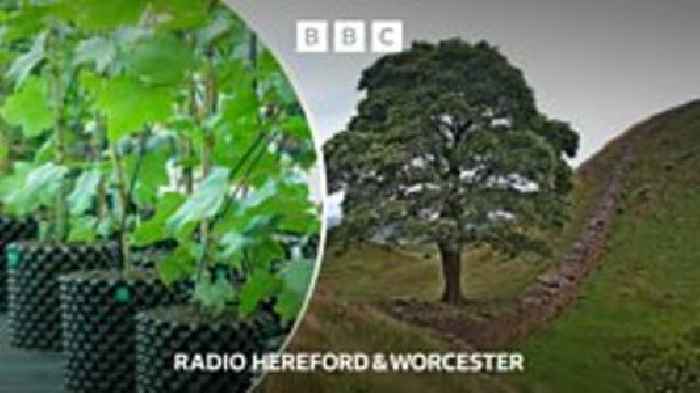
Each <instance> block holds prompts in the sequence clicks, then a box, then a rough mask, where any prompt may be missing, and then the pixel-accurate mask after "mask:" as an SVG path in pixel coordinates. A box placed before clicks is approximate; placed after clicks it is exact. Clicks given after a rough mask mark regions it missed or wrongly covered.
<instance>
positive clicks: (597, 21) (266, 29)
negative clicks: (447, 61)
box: [226, 0, 700, 163]
mask: <svg viewBox="0 0 700 393" xmlns="http://www.w3.org/2000/svg"><path fill="white" fill-rule="evenodd" d="M226 1H227V2H228V3H229V4H231V5H232V6H233V8H234V9H235V10H236V11H238V13H239V14H241V15H242V16H243V17H244V18H246V19H247V21H248V23H249V24H250V25H251V26H252V27H253V28H254V29H255V30H257V31H258V32H259V34H260V35H261V37H262V39H263V40H264V42H265V43H266V44H267V45H268V46H269V47H271V48H272V49H273V50H274V51H275V52H276V54H277V55H278V57H279V58H280V60H281V61H282V62H283V63H284V64H285V65H286V67H287V68H288V70H289V71H290V73H291V75H292V79H294V81H295V84H296V85H297V88H298V90H299V93H300V95H301V96H302V97H303V100H304V101H305V104H306V106H307V109H308V110H309V111H310V116H311V118H312V122H313V124H314V126H315V128H316V132H317V134H318V135H319V136H321V137H322V138H323V139H325V138H328V137H329V136H330V135H331V134H332V133H334V132H337V131H339V130H342V129H343V127H344V125H345V124H346V122H347V120H348V119H349V117H350V116H351V115H352V113H353V112H354V108H355V105H356V103H357V99H358V93H357V91H356V90H355V88H356V85H357V80H358V78H359V76H360V72H361V70H362V69H363V68H365V67H366V66H368V65H370V64H371V63H372V62H373V61H374V60H375V59H376V57H377V56H378V55H371V54H367V55H358V54H296V53H294V49H295V21H296V20H297V19H308V18H323V19H335V18H343V19H345V18H349V19H353V18H360V19H371V18H398V19H403V20H404V22H405V30H406V42H407V44H408V43H410V41H412V40H414V39H423V40H430V41H436V40H439V39H443V38H448V37H454V36H460V37H462V38H465V39H468V40H472V41H474V40H480V39H486V40H488V41H490V42H491V43H493V44H495V45H498V46H499V47H501V49H502V50H503V52H504V53H505V54H506V55H507V56H508V57H509V58H510V59H511V61H512V62H514V63H515V64H516V65H517V66H519V67H520V68H522V69H523V71H524V72H525V76H526V77H527V79H528V81H529V83H530V84H531V85H532V87H533V88H534V90H535V93H536V96H537V99H538V102H539V105H540V108H541V109H542V110H543V111H544V112H546V113H547V114H549V115H551V116H553V117H557V118H559V119H562V120H566V121H570V122H571V123H572V124H573V125H574V127H575V128H576V129H577V130H578V131H579V132H580V133H581V136H582V149H581V151H580V154H579V157H578V158H577V160H576V163H578V162H580V161H581V160H583V159H585V158H588V157H589V156H590V155H591V154H592V153H594V152H595V151H597V150H598V149H599V148H600V147H601V146H602V145H603V144H604V143H605V142H606V141H608V140H609V139H611V138H612V137H614V136H615V135H616V134H618V133H620V132H622V131H624V130H625V129H626V128H628V127H629V126H630V125H632V124H633V123H636V122H638V121H640V120H642V119H644V118H645V117H647V116H649V115H651V114H653V113H655V112H658V111H660V110H663V109H666V108H668V107H670V106H673V105H677V104H680V103H684V102H686V101H688V100H690V99H693V98H697V97H700V22H699V20H700V1H697V0H668V1H658V0H566V1H565V0H480V1H476V0H463V1H460V0H435V1H417V0H373V1H372V0H344V1H313V0H295V1H289V0H256V1H250V0H226Z"/></svg>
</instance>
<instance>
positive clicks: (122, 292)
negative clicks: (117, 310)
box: [114, 287, 131, 303]
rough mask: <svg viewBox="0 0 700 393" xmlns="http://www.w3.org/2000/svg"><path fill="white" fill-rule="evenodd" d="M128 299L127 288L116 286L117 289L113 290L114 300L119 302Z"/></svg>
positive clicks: (129, 297) (129, 296)
mask: <svg viewBox="0 0 700 393" xmlns="http://www.w3.org/2000/svg"><path fill="white" fill-rule="evenodd" d="M129 299H131V293H129V288H125V287H121V288H117V290H116V291H115V292H114V300H116V301H118V302H119V303H128V302H129Z"/></svg>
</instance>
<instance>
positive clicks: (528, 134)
mask: <svg viewBox="0 0 700 393" xmlns="http://www.w3.org/2000/svg"><path fill="white" fill-rule="evenodd" d="M359 88H360V90H361V91H363V92H364V93H365V98H364V99H363V100H362V101H361V103H360V104H359V106H358V111H357V112H358V113H357V115H356V116H355V117H354V118H353V119H352V120H351V122H350V124H349V126H348V128H347V130H346V131H345V132H341V133H339V134H337V135H336V136H335V137H333V138H332V139H331V140H330V141H329V142H328V143H327V144H326V146H325V153H326V160H327V171H328V179H329V188H330V190H331V192H339V191H342V192H344V193H345V198H344V201H343V223H342V225H341V226H340V228H339V229H338V232H337V236H339V237H341V238H343V239H344V240H354V241H367V240H371V239H372V238H376V237H377V236H380V237H381V238H383V239H384V240H386V241H389V242H395V243H401V242H410V243H414V244H416V243H425V244H434V245H436V246H437V249H438V250H439V255H440V258H441V263H442V272H443V281H444V283H445V286H444V294H443V297H442V300H443V301H444V302H447V303H450V304H456V303H459V302H460V301H461V300H462V288H461V284H460V282H461V260H462V255H463V253H464V252H465V251H466V250H470V249H475V248H479V247H490V248H491V249H494V250H497V251H498V252H503V253H505V254H508V255H516V254H518V253H521V252H532V251H534V252H546V251H547V250H548V248H547V244H546V238H545V234H547V233H552V231H551V229H552V228H556V227H560V226H561V225H562V224H563V223H564V222H565V220H566V217H567V214H566V212H567V206H568V201H569V199H568V197H567V195H568V193H569V192H570V191H571V189H572V183H571V177H572V170H571V168H570V167H569V165H568V164H567V161H566V157H567V156H568V157H570V158H571V157H574V156H575V154H576V152H577V150H578V144H579V138H578V135H577V134H576V133H575V132H574V131H573V130H572V129H571V127H570V126H569V125H568V124H566V123H564V122H561V121H556V120H551V119H548V118H547V117H546V116H545V115H543V114H542V113H540V112H539V111H538V109H537V107H536V105H535V99H534V97H533V92H532V90H531V88H530V87H529V86H528V84H527V83H526V81H525V79H524V77H523V74H522V72H521V71H520V70H518V69H517V68H515V67H514V66H512V65H511V64H510V63H509V62H508V59H506V57H505V56H503V55H502V54H501V53H500V52H499V51H498V49H497V48H495V47H493V46H491V45H489V44H488V43H486V42H479V43H477V44H473V45H472V44H470V43H468V42H465V41H462V40H459V39H452V40H447V41H442V42H440V43H438V44H437V45H434V44H430V43H424V42H417V43H414V44H413V46H412V48H411V49H410V50H407V51H405V52H403V53H399V54H393V55H389V56H386V57H383V58H382V59H380V60H379V61H377V62H376V63H375V64H374V65H373V66H371V67H370V68H369V69H367V70H365V71H364V73H363V75H362V78H361V81H360V85H359Z"/></svg>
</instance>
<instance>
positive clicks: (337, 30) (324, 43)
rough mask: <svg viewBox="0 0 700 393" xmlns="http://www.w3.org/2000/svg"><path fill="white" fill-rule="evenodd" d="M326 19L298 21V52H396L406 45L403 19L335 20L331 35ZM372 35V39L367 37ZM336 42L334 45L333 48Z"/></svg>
mask: <svg viewBox="0 0 700 393" xmlns="http://www.w3.org/2000/svg"><path fill="white" fill-rule="evenodd" d="M330 27H331V26H330V22H329V21H327V20H300V21H297V48H296V49H297V52H299V53H328V52H331V51H333V52H334V53H365V52H367V51H368V41H369V44H370V47H369V50H371V51H372V52H374V53H396V52H401V51H402V50H403V49H404V46H403V45H404V42H403V38H404V37H403V34H404V30H403V22H402V21H400V20H373V21H371V23H369V29H368V23H367V22H365V21H364V20H350V19H343V20H336V21H334V22H333V36H332V39H331V31H330V30H331V28H330ZM368 35H369V40H368ZM331 43H333V48H331Z"/></svg>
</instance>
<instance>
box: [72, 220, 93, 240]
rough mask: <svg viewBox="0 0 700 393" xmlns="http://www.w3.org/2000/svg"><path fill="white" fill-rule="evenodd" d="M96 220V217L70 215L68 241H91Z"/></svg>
mask: <svg viewBox="0 0 700 393" xmlns="http://www.w3.org/2000/svg"><path fill="white" fill-rule="evenodd" d="M97 224H98V220H97V218H96V217H92V216H84V217H75V216H73V217H71V218H70V233H69V234H68V241H70V242H93V241H95V238H96V236H95V235H96V231H95V230H96V228H97Z"/></svg>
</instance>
